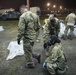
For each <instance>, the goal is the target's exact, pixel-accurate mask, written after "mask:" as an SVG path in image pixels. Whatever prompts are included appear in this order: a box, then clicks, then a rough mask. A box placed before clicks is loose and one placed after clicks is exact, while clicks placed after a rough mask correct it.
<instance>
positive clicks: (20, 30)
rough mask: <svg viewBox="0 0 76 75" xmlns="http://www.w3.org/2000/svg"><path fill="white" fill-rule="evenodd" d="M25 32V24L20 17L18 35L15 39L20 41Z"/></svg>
mask: <svg viewBox="0 0 76 75" xmlns="http://www.w3.org/2000/svg"><path fill="white" fill-rule="evenodd" d="M24 31H25V22H24V18H23V17H20V19H19V24H18V35H17V39H21V38H22V36H23V34H24Z"/></svg>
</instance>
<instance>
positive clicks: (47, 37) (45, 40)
mask: <svg viewBox="0 0 76 75" xmlns="http://www.w3.org/2000/svg"><path fill="white" fill-rule="evenodd" d="M49 33H50V30H49V27H48V24H47V25H45V30H44V35H43V39H44V43H47V42H48V39H49Z"/></svg>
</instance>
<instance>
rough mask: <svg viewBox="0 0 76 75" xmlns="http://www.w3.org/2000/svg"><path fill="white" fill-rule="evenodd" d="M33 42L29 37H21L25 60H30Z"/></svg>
mask: <svg viewBox="0 0 76 75" xmlns="http://www.w3.org/2000/svg"><path fill="white" fill-rule="evenodd" d="M33 44H34V42H30V40H29V39H26V38H24V39H23V49H24V52H25V58H26V62H27V63H28V62H32V49H33Z"/></svg>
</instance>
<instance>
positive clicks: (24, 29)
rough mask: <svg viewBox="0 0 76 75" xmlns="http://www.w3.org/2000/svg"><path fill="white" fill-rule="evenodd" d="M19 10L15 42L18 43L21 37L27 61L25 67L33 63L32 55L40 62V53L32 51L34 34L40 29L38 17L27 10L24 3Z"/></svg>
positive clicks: (30, 66)
mask: <svg viewBox="0 0 76 75" xmlns="http://www.w3.org/2000/svg"><path fill="white" fill-rule="evenodd" d="M20 12H21V14H22V15H21V16H20V19H19V24H18V35H17V42H18V44H20V40H21V39H22V38H23V49H24V52H25V58H26V61H27V63H26V67H28V68H33V67H35V64H34V62H33V60H32V57H34V58H36V59H37V60H38V63H40V55H39V54H36V53H33V52H32V47H33V45H34V41H35V40H36V34H37V32H38V30H39V29H40V25H39V18H38V16H37V15H36V14H34V13H32V12H30V11H28V10H27V8H26V6H25V5H22V6H21V7H20Z"/></svg>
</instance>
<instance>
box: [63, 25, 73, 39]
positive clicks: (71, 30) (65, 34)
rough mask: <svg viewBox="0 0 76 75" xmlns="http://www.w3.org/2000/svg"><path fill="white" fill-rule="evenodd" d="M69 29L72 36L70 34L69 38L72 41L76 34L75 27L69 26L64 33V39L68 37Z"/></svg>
mask: <svg viewBox="0 0 76 75" xmlns="http://www.w3.org/2000/svg"><path fill="white" fill-rule="evenodd" d="M69 29H70V34H69V36H70V38H71V39H72V38H74V33H73V31H74V27H73V26H67V27H66V29H65V32H64V38H66V37H67V32H68V30H69Z"/></svg>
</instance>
